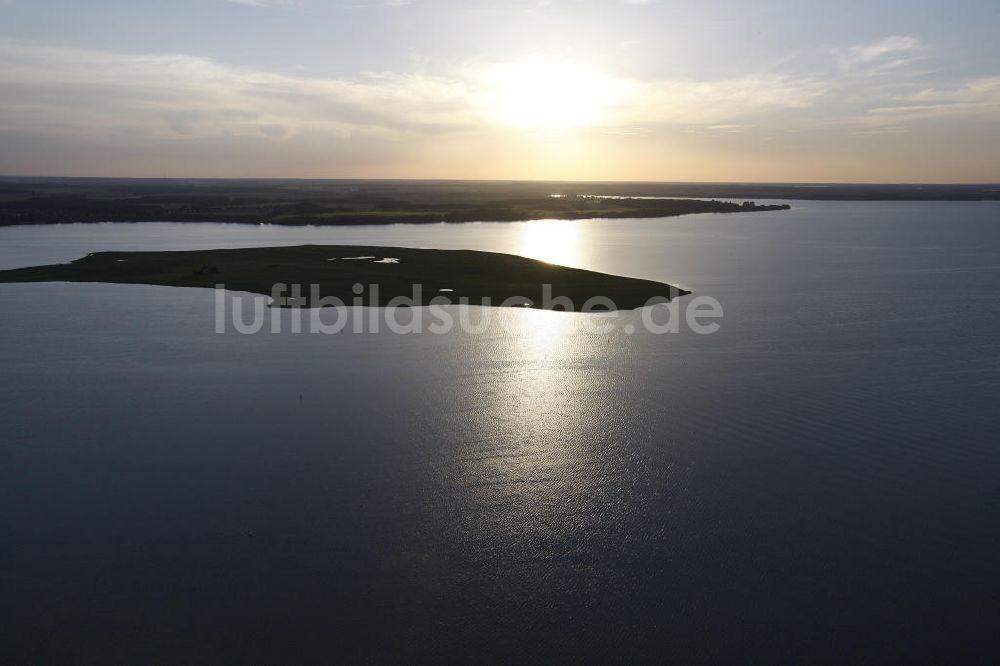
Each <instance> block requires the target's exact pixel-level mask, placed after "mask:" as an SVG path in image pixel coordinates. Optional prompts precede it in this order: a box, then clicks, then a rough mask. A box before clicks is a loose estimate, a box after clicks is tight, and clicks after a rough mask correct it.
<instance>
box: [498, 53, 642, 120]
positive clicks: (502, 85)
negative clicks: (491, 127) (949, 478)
mask: <svg viewBox="0 0 1000 666" xmlns="http://www.w3.org/2000/svg"><path fill="white" fill-rule="evenodd" d="M483 84H484V87H485V90H484V92H483V93H482V94H481V95H480V100H479V102H480V105H481V106H482V107H483V109H484V110H485V112H486V113H487V115H488V116H489V117H490V119H491V120H493V121H494V122H497V123H500V124H504V125H513V126H515V127H520V128H523V129H539V128H550V129H552V128H572V127H583V126H589V125H595V124H598V123H600V122H601V121H602V120H604V119H605V118H606V116H607V112H608V108H609V106H610V105H611V104H613V103H614V102H615V101H616V99H618V98H619V97H620V95H621V88H622V84H621V83H620V82H618V81H615V80H614V79H612V78H610V77H609V76H607V75H606V74H604V73H602V72H600V71H598V70H595V69H592V68H590V67H585V66H582V65H578V64H576V63H572V62H569V61H566V60H560V59H554V58H530V59H527V60H522V61H520V62H517V63H512V64H506V65H496V66H494V67H491V68H489V69H488V70H487V71H486V72H485V73H484V76H483Z"/></svg>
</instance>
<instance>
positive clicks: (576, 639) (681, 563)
mask: <svg viewBox="0 0 1000 666" xmlns="http://www.w3.org/2000/svg"><path fill="white" fill-rule="evenodd" d="M306 242H313V243H315V242H330V243H365V244H384V245H405V246H422V247H442V248H471V249H481V250H496V251H505V252H516V253H522V254H527V255H530V256H536V257H538V258H542V259H546V260H550V261H558V262H560V263H567V264H572V265H576V266H581V267H585V268H591V269H594V270H600V271H606V272H611V273H618V274H623V275H630V276H635V277H644V278H651V279H660V280H666V281H670V282H672V283H675V284H680V285H682V286H684V287H686V288H688V289H691V290H693V291H694V295H710V296H712V297H714V298H716V299H717V300H718V301H719V302H720V303H721V304H722V305H723V306H724V309H725V318H724V319H723V320H722V328H721V330H720V331H719V332H718V333H716V334H714V335H695V334H693V333H691V332H686V333H681V334H679V335H654V334H652V333H649V332H646V331H644V330H643V329H642V328H641V327H638V330H637V332H635V333H634V334H631V335H629V334H627V333H625V331H624V330H623V325H624V324H626V323H632V324H635V325H638V324H639V322H640V317H639V313H625V314H622V316H621V319H620V320H619V322H618V323H619V324H621V326H619V327H618V328H617V329H616V330H615V331H614V332H612V333H611V334H608V335H603V334H602V335H594V334H591V333H587V332H585V331H582V330H579V329H578V328H577V327H574V326H573V325H571V322H573V321H575V320H578V319H579V318H580V317H582V316H583V315H570V314H563V313H545V312H536V311H520V310H503V311H496V312H495V316H494V325H491V326H490V327H489V328H488V330H487V331H486V332H485V333H482V334H478V335H476V334H470V333H463V332H461V331H454V332H452V333H451V334H449V335H445V336H438V335H431V334H420V335H409V336H399V335H394V334H392V333H387V332H384V331H383V332H382V333H379V334H361V335H355V334H350V333H342V334H337V335H332V336H324V335H306V334H300V335H296V334H293V333H291V332H290V331H289V330H288V329H287V327H286V328H285V330H284V331H283V332H282V333H279V334H270V333H260V334H256V335H239V334H237V333H235V332H234V331H231V330H230V331H229V332H227V333H226V334H221V335H220V334H216V333H215V325H214V308H215V301H214V294H213V293H212V292H211V291H209V290H196V289H175V288H163V287H145V286H122V285H99V284H72V285H67V284H29V285H0V312H2V317H3V319H2V324H0V405H2V407H0V507H2V508H0V661H3V662H5V663H116V664H120V663H185V664H198V663H219V662H230V663H256V664H265V663H274V664H289V663H336V662H352V661H376V662H381V661H430V662H439V661H463V660H470V659H473V658H476V659H478V660H483V659H517V660H522V661H531V662H546V663H550V662H552V661H571V660H574V659H575V660H580V659H584V660H590V661H600V662H609V661H621V662H626V663H632V662H638V661H644V662H661V663H662V662H673V663H678V662H680V663H696V662H707V663H712V662H714V663H718V662H720V661H724V662H739V663H746V662H748V661H766V662H782V663H788V662H799V663H811V662H815V661H826V662H830V663H854V662H865V661H871V662H877V661H886V660H895V661H900V662H916V661H923V662H927V661H937V662H939V663H940V662H951V663H955V662H956V661H960V660H963V659H964V660H967V661H981V662H987V661H989V660H990V657H991V656H995V654H996V653H997V650H998V648H1000V641H998V639H997V637H996V628H997V627H998V626H1000V575H998V573H997V570H996V563H997V562H998V561H1000V437H998V435H997V433H998V432H1000V410H998V408H997V406H998V405H1000V308H998V306H1000V203H871V202H866V203H849V202H795V203H794V207H793V210H791V211H778V212H773V213H754V214H746V215H728V216H727V215H702V216H690V217H683V218H672V219H666V220H611V221H605V220H589V221H578V222H549V223H546V222H534V223H528V224H471V225H431V226H392V227H354V228H346V229H323V228H312V229H310V228H306V229H282V228H272V227H246V226H236V225H183V224H162V225H160V224H156V225H152V224H142V225H119V224H109V225H63V226H55V227H14V228H4V229H0V268H11V267H15V266H25V265H34V264H39V263H49V262H61V261H67V260H70V259H74V258H77V257H79V256H82V255H83V254H85V253H87V252H91V251H95V250H116V249H150V250H152V249H165V248H199V247H206V248H207V247H223V246H248V245H272V244H279V243H281V244H300V243H306ZM687 298H691V297H687ZM681 300H682V301H683V299H681ZM282 316H283V317H287V316H289V315H288V313H282ZM300 396H301V399H300Z"/></svg>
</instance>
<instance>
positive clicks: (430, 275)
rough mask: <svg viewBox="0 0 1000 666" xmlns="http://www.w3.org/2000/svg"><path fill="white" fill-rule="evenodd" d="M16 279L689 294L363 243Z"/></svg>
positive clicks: (420, 301) (347, 295) (312, 303)
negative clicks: (360, 244)
mask: <svg viewBox="0 0 1000 666" xmlns="http://www.w3.org/2000/svg"><path fill="white" fill-rule="evenodd" d="M11 282H106V283H119V284H146V285H162V286H172V287H207V288H215V287H216V286H218V285H222V286H224V287H225V288H226V289H228V290H231V291H240V292H251V293H256V294H264V295H268V296H275V299H274V301H273V303H272V305H276V306H284V307H320V306H323V305H331V304H334V303H328V302H323V299H327V300H329V299H330V298H333V299H337V300H339V302H341V303H344V304H346V305H352V304H360V305H366V306H391V305H396V304H399V305H415V306H422V305H433V304H447V303H468V304H471V305H494V306H508V307H535V308H544V309H549V310H575V311H579V310H582V309H583V308H584V306H585V304H586V303H587V302H588V301H590V300H591V299H594V298H595V297H602V299H601V302H600V303H592V304H591V308H592V309H594V310H628V309H635V308H640V307H643V306H645V305H648V304H649V303H650V301H651V300H652V299H660V300H670V299H672V298H674V297H677V296H683V295H685V294H689V293H690V292H689V291H687V290H684V289H680V288H678V287H675V286H673V285H670V284H666V283H663V282H656V281H653V280H642V279H637V278H630V277H622V276H617V275H608V274H605V273H599V272H595V271H588V270H583V269H579V268H570V267H568V266H558V265H555V264H549V263H545V262H543V261H537V260H535V259H528V258H525V257H520V256H516V255H511V254H502V253H497V252H479V251H474V250H429V249H416V248H405V247H383V246H359V245H298V246H287V247H249V248H237V249H218V250H191V251H167V252H159V251H158V252H94V253H91V254H88V255H87V256H85V257H83V258H81V259H77V260H76V261H73V262H70V263H68V264H55V265H49V266H35V267H29V268H17V269H12V270H6V271H0V283H11ZM275 285H285V287H284V289H280V290H276V289H275ZM293 285H296V286H297V287H293ZM313 285H315V287H313ZM376 285H377V287H376ZM359 286H360V289H359ZM359 292H360V293H359ZM355 299H358V300H355ZM401 299H402V302H401Z"/></svg>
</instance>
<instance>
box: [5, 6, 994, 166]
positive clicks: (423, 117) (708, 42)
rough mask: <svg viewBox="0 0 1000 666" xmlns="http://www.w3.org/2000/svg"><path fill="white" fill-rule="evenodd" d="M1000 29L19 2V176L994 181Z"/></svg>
mask: <svg viewBox="0 0 1000 666" xmlns="http://www.w3.org/2000/svg"><path fill="white" fill-rule="evenodd" d="M998 35H1000V2H998V1H997V0H965V1H964V2H963V1H961V0H959V1H952V2H931V1H928V0H906V1H903V0H867V1H864V2H862V1H857V0H840V1H838V2H816V1H812V0H796V1H791V0H760V1H757V2H752V1H749V0H740V1H737V0H723V1H713V0H602V1H597V0H533V1H527V0H524V1H522V0H510V1H496V2H481V1H479V0H466V1H461V2H459V1H450V0H449V1H445V0H371V1H368V0H161V1H159V2H155V1H153V0H0V174H5V175H48V176H136V177H139V176H141V177H294V178H462V179H545V180H642V181H719V182H731V181H749V182H938V183H948V182H979V183H985V182H998V181H1000V39H998Z"/></svg>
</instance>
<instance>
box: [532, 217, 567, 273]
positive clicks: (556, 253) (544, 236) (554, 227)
mask: <svg viewBox="0 0 1000 666" xmlns="http://www.w3.org/2000/svg"><path fill="white" fill-rule="evenodd" d="M577 224H578V223H577V222H575V221H573V220H531V221H530V222H526V223H525V225H524V230H523V232H522V235H521V247H520V250H519V254H521V255H523V256H525V257H530V258H532V259H538V260H540V261H546V262H548V263H550V264H562V265H564V266H579V263H580V247H579V245H580V243H579V240H580V239H579V236H580V232H579V229H578V228H577Z"/></svg>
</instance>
